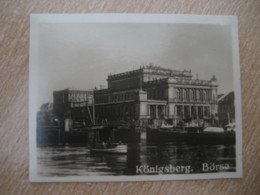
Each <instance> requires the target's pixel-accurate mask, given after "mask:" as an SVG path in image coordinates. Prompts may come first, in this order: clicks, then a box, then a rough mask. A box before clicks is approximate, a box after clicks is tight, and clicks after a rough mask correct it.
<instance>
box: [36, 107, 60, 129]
mask: <svg viewBox="0 0 260 195" xmlns="http://www.w3.org/2000/svg"><path fill="white" fill-rule="evenodd" d="M55 122H57V121H55V115H54V113H53V104H52V103H45V104H42V105H41V108H40V110H39V112H38V113H37V125H39V126H52V125H54V124H55Z"/></svg>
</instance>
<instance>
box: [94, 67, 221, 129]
mask: <svg viewBox="0 0 260 195" xmlns="http://www.w3.org/2000/svg"><path fill="white" fill-rule="evenodd" d="M107 84H108V88H107V89H101V90H95V91H94V97H95V110H96V117H97V119H99V120H104V119H106V120H111V121H114V120H138V121H140V123H141V124H146V123H147V122H148V121H149V120H150V119H167V120H187V121H188V120H192V119H213V118H215V117H216V116H217V112H218V104H217V94H218V83H217V79H216V77H215V76H214V75H213V77H212V79H211V80H199V79H198V78H195V79H193V78H192V74H191V70H183V71H177V70H171V69H165V68H161V67H157V66H152V65H150V66H145V67H142V68H140V69H137V70H133V71H128V72H124V73H120V74H114V75H109V76H108V78H107Z"/></svg>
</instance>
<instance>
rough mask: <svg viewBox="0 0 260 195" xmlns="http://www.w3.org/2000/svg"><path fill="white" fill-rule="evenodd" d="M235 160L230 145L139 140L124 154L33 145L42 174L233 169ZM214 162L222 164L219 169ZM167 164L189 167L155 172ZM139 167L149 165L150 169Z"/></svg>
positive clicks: (129, 146)
mask: <svg viewBox="0 0 260 195" xmlns="http://www.w3.org/2000/svg"><path fill="white" fill-rule="evenodd" d="M235 162H236V156H235V146H234V145H229V146H225V145H188V144H185V143H181V144H180V143H174V142H172V143H164V144H147V143H146V142H145V140H141V143H139V144H132V145H128V152H127V155H126V154H125V155H119V154H114V155H112V154H93V153H91V152H90V149H89V148H88V147H87V146H84V145H75V144H74V145H63V146H45V147H38V148H37V166H38V167H37V170H38V175H39V176H43V177H44V176H46V177H52V176H61V177H62V176H104V175H136V174H144V175H145V174H173V173H174V174H179V173H181V174H183V173H204V172H205V170H206V172H207V173H208V172H218V171H223V172H234V171H235V170H236V163H235ZM215 165H223V166H222V167H220V168H221V169H220V170H219V169H215V168H216V166H215ZM169 166H170V167H172V168H176V167H178V166H179V167H181V166H188V167H191V169H190V170H189V171H188V172H185V171H184V170H183V171H181V172H178V171H176V170H173V171H175V172H167V171H162V172H158V170H159V168H160V167H168V168H169ZM203 166H204V167H203ZM138 167H139V168H138ZM140 167H141V168H147V167H149V168H151V170H152V171H153V172H147V171H146V172H145V171H143V170H144V169H140ZM214 167H215V168H214ZM152 168H153V169H152ZM217 168H219V167H217ZM147 170H148V169H147ZM154 170H157V172H156V171H154ZM164 170H167V169H164Z"/></svg>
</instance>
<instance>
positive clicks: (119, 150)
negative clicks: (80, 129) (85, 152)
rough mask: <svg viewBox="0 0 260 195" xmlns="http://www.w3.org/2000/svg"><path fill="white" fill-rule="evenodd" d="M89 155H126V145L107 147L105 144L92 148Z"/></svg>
mask: <svg viewBox="0 0 260 195" xmlns="http://www.w3.org/2000/svg"><path fill="white" fill-rule="evenodd" d="M90 152H91V153H104V154H127V145H126V144H111V145H109V146H108V144H106V143H102V144H101V145H98V146H95V147H92V148H91V149H90Z"/></svg>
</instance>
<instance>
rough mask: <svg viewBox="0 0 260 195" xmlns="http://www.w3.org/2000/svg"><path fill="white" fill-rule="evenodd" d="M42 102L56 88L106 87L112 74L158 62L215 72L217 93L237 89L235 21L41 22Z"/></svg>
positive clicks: (207, 74)
mask: <svg viewBox="0 0 260 195" xmlns="http://www.w3.org/2000/svg"><path fill="white" fill-rule="evenodd" d="M38 45H39V48H38V49H39V51H38V53H39V57H38V60H39V68H38V73H37V74H38V94H39V95H38V97H39V100H38V106H39V107H40V105H41V104H42V103H46V102H52V101H53V96H52V93H53V91H54V90H62V89H65V88H74V89H75V88H76V89H86V90H87V89H93V88H94V87H98V86H100V85H105V86H107V82H106V78H107V76H108V75H109V74H115V73H121V72H126V71H130V70H133V69H138V68H140V66H143V65H149V64H151V63H152V64H154V65H155V66H161V67H164V68H171V69H174V70H184V69H187V70H191V71H192V74H193V75H194V77H193V78H196V74H197V73H198V75H199V79H203V80H208V79H211V78H212V76H213V75H216V78H217V80H218V83H219V88H218V90H219V94H220V93H228V92H229V91H232V90H233V69H232V67H233V65H232V64H233V62H232V39H231V26H229V25H220V24H172V23H171V24H168V23H127V24H126V23H42V24H40V26H39V40H38Z"/></svg>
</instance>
